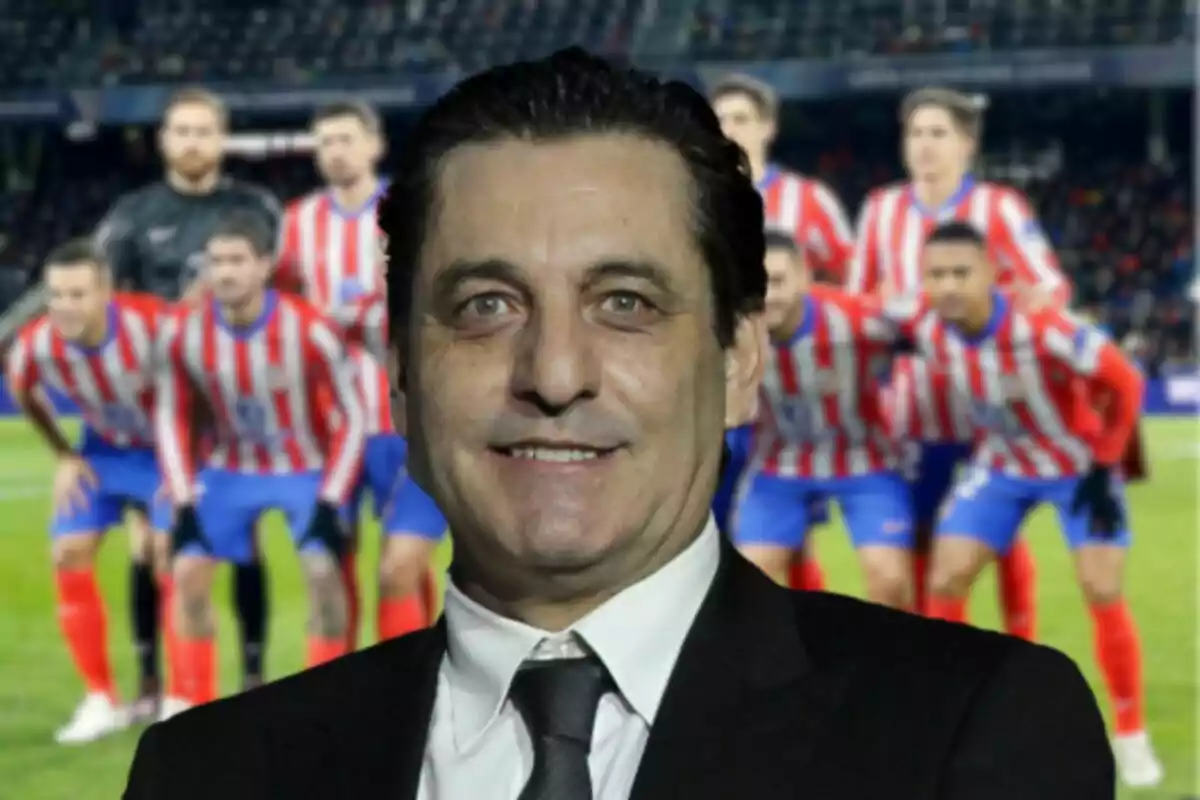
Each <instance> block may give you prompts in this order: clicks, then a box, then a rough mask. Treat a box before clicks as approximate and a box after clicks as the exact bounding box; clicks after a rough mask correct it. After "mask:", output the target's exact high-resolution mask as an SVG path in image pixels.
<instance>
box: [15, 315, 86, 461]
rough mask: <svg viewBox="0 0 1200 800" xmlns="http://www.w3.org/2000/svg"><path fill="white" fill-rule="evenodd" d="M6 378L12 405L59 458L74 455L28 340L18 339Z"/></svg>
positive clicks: (25, 338) (26, 338)
mask: <svg viewBox="0 0 1200 800" xmlns="http://www.w3.org/2000/svg"><path fill="white" fill-rule="evenodd" d="M5 375H6V378H7V380H8V391H9V394H11V395H12V398H13V402H15V403H16V404H17V407H18V408H20V409H21V413H22V414H24V415H25V418H26V419H28V420H29V421H30V423H31V424H32V425H33V427H34V429H35V430H36V431H37V432H38V435H39V436H41V437H42V441H44V442H45V443H46V445H47V446H48V447H49V448H50V450H51V451H53V453H54V455H56V456H69V455H72V453H73V451H72V449H71V443H70V442H69V441H68V440H67V437H66V435H65V434H64V433H63V430H62V428H61V427H59V424H58V417H57V416H56V415H55V413H54V406H53V405H52V404H51V402H50V398H49V397H47V396H46V393H45V391H44V390H43V388H42V385H41V380H40V376H39V375H38V368H37V363H36V362H35V361H34V359H33V348H32V346H31V343H30V341H29V339H28V337H25V336H22V337H20V338H18V339H17V341H16V343H15V344H14V345H13V347H12V349H11V350H10V351H9V354H8V363H7V365H6V368H5Z"/></svg>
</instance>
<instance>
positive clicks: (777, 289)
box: [766, 248, 809, 333]
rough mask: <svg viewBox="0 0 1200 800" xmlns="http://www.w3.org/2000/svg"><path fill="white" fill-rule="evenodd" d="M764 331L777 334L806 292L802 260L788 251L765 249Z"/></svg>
mask: <svg viewBox="0 0 1200 800" xmlns="http://www.w3.org/2000/svg"><path fill="white" fill-rule="evenodd" d="M766 266H767V313H766V317H767V319H766V324H767V329H768V330H770V331H771V332H772V333H775V332H778V331H779V329H780V328H782V327H783V325H785V324H786V323H787V322H788V320H789V319H790V318H791V317H792V313H793V312H794V311H795V310H796V306H797V305H799V304H800V302H802V300H803V297H804V294H805V293H806V292H807V291H808V285H809V278H808V270H807V269H806V268H805V266H804V262H803V260H802V257H801V256H800V255H799V254H797V253H794V252H791V251H789V250H784V249H782V248H771V249H769V250H767V258H766Z"/></svg>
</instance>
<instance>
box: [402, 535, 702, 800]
mask: <svg viewBox="0 0 1200 800" xmlns="http://www.w3.org/2000/svg"><path fill="white" fill-rule="evenodd" d="M719 560H720V539H719V534H718V533H717V528H716V524H715V523H714V522H713V521H712V520H711V519H710V520H709V523H708V526H707V527H706V528H705V529H704V532H703V533H701V534H700V536H699V537H697V539H696V541H694V542H693V543H692V544H691V545H689V546H688V548H687V549H686V550H684V551H683V552H682V553H680V554H679V555H678V556H676V557H675V558H674V559H672V560H671V561H670V562H669V563H667V564H666V565H665V566H663V567H662V569H660V570H658V572H655V573H654V574H653V575H650V576H649V577H647V578H645V579H644V580H643V581H641V582H640V583H637V584H634V585H633V586H630V587H629V588H628V589H626V590H624V591H623V592H621V593H620V594H618V595H616V596H614V597H613V598H611V599H610V600H609V601H608V602H606V603H605V604H604V605H602V606H600V607H599V608H597V609H596V610H594V611H593V612H591V613H590V614H588V615H587V616H586V617H584V618H583V619H581V620H579V622H577V623H576V624H575V625H573V626H571V628H570V629H568V630H566V631H563V632H561V633H548V632H546V631H542V630H538V629H537V628H533V627H530V626H529V625H526V624H524V623H522V622H517V621H516V620H511V619H507V618H505V617H501V616H500V615H498V614H496V613H494V612H492V611H489V610H488V609H486V608H484V607H482V606H480V605H479V604H478V603H476V602H474V601H473V600H471V599H469V598H468V597H466V596H465V595H464V594H463V593H462V592H460V591H459V590H458V589H457V588H455V586H454V584H453V583H451V584H449V585H448V586H447V589H446V607H445V615H446V634H447V648H446V656H445V658H444V659H443V660H442V665H441V668H440V670H439V672H438V688H437V697H436V699H435V700H434V706H433V717H432V719H431V721H430V728H429V739H428V741H427V743H426V745H425V760H424V763H423V765H422V769H421V785H420V790H419V791H418V792H417V798H418V800H481V798H487V800H515V798H516V797H517V795H518V794H520V791H521V789H522V788H523V787H524V785H525V782H526V781H527V780H528V779H529V775H530V772H531V771H532V769H533V743H532V741H531V740H530V737H529V732H528V731H527V730H526V729H525V724H524V722H523V721H522V719H521V716H520V714H519V712H518V711H517V710H516V708H514V707H513V704H512V703H511V702H509V700H508V689H509V685H510V684H511V682H512V679H513V676H514V675H515V674H516V672H517V668H518V667H520V666H521V663H522V662H524V661H526V660H528V659H549V658H577V657H579V656H581V655H584V654H586V653H587V652H589V651H590V652H591V653H594V654H595V655H596V656H597V657H598V658H599V659H600V660H601V661H602V662H603V663H604V666H605V667H606V668H607V669H608V672H609V674H610V675H611V676H612V679H613V682H614V684H615V685H616V691H614V692H609V693H608V694H606V695H604V697H603V698H601V700H600V708H599V710H598V711H597V714H596V724H595V728H594V730H593V732H592V752H591V755H590V756H589V758H588V763H589V765H590V767H591V773H592V791H593V794H594V797H595V800H626V799H627V798H628V797H629V792H630V790H631V789H632V788H633V779H634V776H635V775H636V774H637V769H638V764H639V763H640V762H641V760H642V751H643V750H644V749H645V747H646V739H647V738H648V737H649V735H650V726H651V725H653V724H654V715H655V714H656V713H657V712H658V706H659V703H660V702H661V701H662V695H663V692H664V691H665V690H666V688H667V681H668V679H669V678H670V676H671V671H672V670H673V669H674V667H675V660H676V659H677V658H678V657H679V651H680V649H681V648H682V647H683V640H684V638H685V637H686V636H687V633H688V631H689V630H690V629H691V627H692V621H693V620H694V619H695V617H696V612H697V611H699V610H700V604H701V603H702V602H703V601H704V596H705V594H707V592H708V588H709V586H710V585H711V584H712V581H713V577H714V576H715V575H716V572H717V563H718V561H719Z"/></svg>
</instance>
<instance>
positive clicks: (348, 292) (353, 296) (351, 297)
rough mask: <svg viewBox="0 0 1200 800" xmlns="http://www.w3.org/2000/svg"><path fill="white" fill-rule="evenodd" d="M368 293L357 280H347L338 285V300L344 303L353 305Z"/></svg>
mask: <svg viewBox="0 0 1200 800" xmlns="http://www.w3.org/2000/svg"><path fill="white" fill-rule="evenodd" d="M366 293H367V289H366V287H365V286H363V285H362V283H360V282H359V281H358V279H357V278H347V279H346V280H344V281H342V282H341V284H339V285H338V298H339V299H340V300H341V302H343V303H352V302H354V301H355V300H357V299H358V298H360V297H362V296H363V295H364V294H366Z"/></svg>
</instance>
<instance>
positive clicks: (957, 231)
mask: <svg viewBox="0 0 1200 800" xmlns="http://www.w3.org/2000/svg"><path fill="white" fill-rule="evenodd" d="M925 244H926V245H931V244H973V245H975V246H976V247H978V248H980V249H982V250H987V239H986V238H985V237H984V235H983V234H982V233H981V232H980V230H979V229H978V228H976V227H975V226H974V225H972V224H971V223H969V222H963V221H962V220H957V219H956V220H950V221H948V222H943V223H942V224H940V225H938V226H937V227H936V228H934V229H933V230H931V231H930V232H929V235H928V236H926V237H925Z"/></svg>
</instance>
